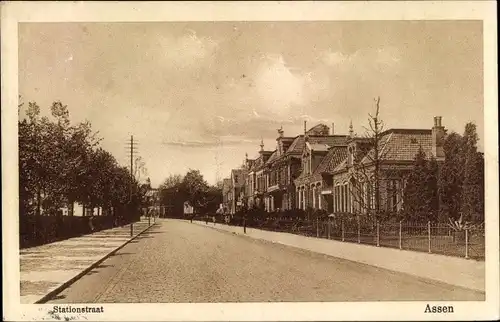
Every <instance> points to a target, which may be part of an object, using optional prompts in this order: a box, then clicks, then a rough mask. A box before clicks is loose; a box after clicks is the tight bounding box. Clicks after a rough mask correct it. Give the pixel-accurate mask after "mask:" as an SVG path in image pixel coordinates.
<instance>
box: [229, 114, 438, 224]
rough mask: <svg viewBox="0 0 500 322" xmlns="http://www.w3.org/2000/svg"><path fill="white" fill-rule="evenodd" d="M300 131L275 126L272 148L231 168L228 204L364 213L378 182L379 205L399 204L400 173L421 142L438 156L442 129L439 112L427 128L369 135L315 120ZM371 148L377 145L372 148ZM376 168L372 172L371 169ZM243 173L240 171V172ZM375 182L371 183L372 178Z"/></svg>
mask: <svg viewBox="0 0 500 322" xmlns="http://www.w3.org/2000/svg"><path fill="white" fill-rule="evenodd" d="M306 125H307V124H306V123H305V122H304V134H301V135H298V136H294V137H286V136H284V132H283V129H279V130H278V138H277V139H276V149H275V150H274V151H266V150H264V146H263V143H261V148H260V151H259V156H258V157H257V158H255V159H249V158H248V156H247V157H246V159H245V166H244V167H243V169H235V170H232V172H231V179H230V184H231V189H230V192H229V194H228V196H232V199H231V200H229V199H230V198H229V197H228V204H230V205H231V206H230V209H231V211H232V213H234V212H235V211H236V210H237V208H238V205H242V204H245V205H246V206H248V207H249V208H255V207H257V208H261V209H265V210H266V211H268V212H273V211H278V210H288V209H303V210H308V209H317V210H319V209H321V210H324V211H326V212H328V213H357V214H369V213H371V212H373V211H374V209H375V204H376V202H375V186H377V187H378V188H379V196H380V198H379V202H378V206H379V210H381V211H389V212H397V211H399V210H401V209H402V201H403V191H404V186H405V179H406V177H407V176H408V174H409V171H411V169H412V167H413V162H414V158H415V155H416V154H417V152H418V150H419V148H420V147H422V149H423V151H424V153H425V154H426V156H427V157H431V156H432V157H435V158H436V159H437V160H438V162H439V161H441V160H443V159H444V151H443V139H444V138H445V136H446V130H445V128H444V127H443V126H442V124H441V117H435V118H434V125H433V127H432V128H431V129H390V130H387V131H384V132H383V133H380V135H379V139H378V141H377V149H375V143H374V142H375V141H374V140H373V138H361V137H357V136H356V135H354V133H353V130H352V124H351V125H350V130H349V133H348V134H347V135H338V134H335V133H334V131H333V130H334V125H333V124H332V127H331V128H329V127H328V126H326V125H324V124H318V125H316V126H314V127H312V128H311V129H309V130H307V127H306ZM375 151H378V152H377V153H378V154H376V152H375ZM376 168H378V169H379V171H378V172H377V175H375V172H376V171H375V169H376ZM242 176H243V177H242ZM375 180H376V182H378V184H377V185H375V184H374V182H375Z"/></svg>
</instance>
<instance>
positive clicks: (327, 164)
mask: <svg viewBox="0 0 500 322" xmlns="http://www.w3.org/2000/svg"><path fill="white" fill-rule="evenodd" d="M346 158H347V147H344V146H338V147H334V148H332V149H330V151H329V152H328V154H327V156H326V157H325V159H324V162H322V164H320V166H318V172H320V173H331V172H333V170H334V169H335V168H336V167H337V166H338V165H339V164H341V163H342V162H343V161H344V160H346ZM323 164H324V165H323ZM320 167H321V169H320Z"/></svg>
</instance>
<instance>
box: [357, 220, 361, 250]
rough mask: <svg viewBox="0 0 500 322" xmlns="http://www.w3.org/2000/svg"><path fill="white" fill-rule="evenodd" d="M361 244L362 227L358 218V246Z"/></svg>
mask: <svg viewBox="0 0 500 322" xmlns="http://www.w3.org/2000/svg"><path fill="white" fill-rule="evenodd" d="M360 243H361V227H360V222H359V218H358V244H360Z"/></svg>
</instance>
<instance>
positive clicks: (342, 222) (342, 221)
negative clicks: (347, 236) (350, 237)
mask: <svg viewBox="0 0 500 322" xmlns="http://www.w3.org/2000/svg"><path fill="white" fill-rule="evenodd" d="M341 224H342V241H344V219H342V220H341Z"/></svg>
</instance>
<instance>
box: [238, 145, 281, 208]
mask: <svg viewBox="0 0 500 322" xmlns="http://www.w3.org/2000/svg"><path fill="white" fill-rule="evenodd" d="M275 152H276V151H265V150H264V142H262V141H261V143H260V151H259V157H258V158H256V159H248V155H247V156H246V160H245V164H246V168H247V177H246V182H245V185H246V189H245V197H246V203H247V206H248V207H249V208H263V207H264V193H265V192H266V189H267V180H266V172H265V166H266V163H267V161H268V160H269V159H270V157H271V156H272V155H274V154H275Z"/></svg>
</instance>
